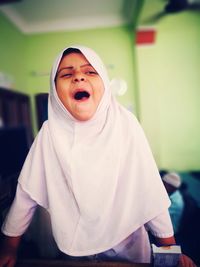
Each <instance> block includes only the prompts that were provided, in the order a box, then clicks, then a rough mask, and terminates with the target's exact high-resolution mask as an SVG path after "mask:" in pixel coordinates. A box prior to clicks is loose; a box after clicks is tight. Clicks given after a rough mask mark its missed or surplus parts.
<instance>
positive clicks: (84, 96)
mask: <svg viewBox="0 0 200 267" xmlns="http://www.w3.org/2000/svg"><path fill="white" fill-rule="evenodd" d="M89 97H90V94H89V93H88V92H87V91H78V92H76V93H75V94H74V99H75V100H79V101H80V100H86V99H88V98H89Z"/></svg>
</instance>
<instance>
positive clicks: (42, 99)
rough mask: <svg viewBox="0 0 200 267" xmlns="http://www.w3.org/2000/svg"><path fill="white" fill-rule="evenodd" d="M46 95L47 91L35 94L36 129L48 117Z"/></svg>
mask: <svg viewBox="0 0 200 267" xmlns="http://www.w3.org/2000/svg"><path fill="white" fill-rule="evenodd" d="M48 95H49V94H48V93H40V94H37V95H35V104H36V114H37V123H38V130H39V129H40V128H41V126H42V124H43V122H44V121H45V120H47V117H48Z"/></svg>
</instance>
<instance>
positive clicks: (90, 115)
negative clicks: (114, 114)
mask: <svg viewBox="0 0 200 267" xmlns="http://www.w3.org/2000/svg"><path fill="white" fill-rule="evenodd" d="M93 115H94V114H84V115H80V116H79V115H75V116H74V118H75V119H77V120H79V121H88V120H90V119H91V118H92V117H93Z"/></svg>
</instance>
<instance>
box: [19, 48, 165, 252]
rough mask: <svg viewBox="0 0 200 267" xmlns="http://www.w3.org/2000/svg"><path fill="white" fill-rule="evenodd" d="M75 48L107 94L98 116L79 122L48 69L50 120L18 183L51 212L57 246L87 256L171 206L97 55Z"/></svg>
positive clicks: (139, 135)
mask: <svg viewBox="0 0 200 267" xmlns="http://www.w3.org/2000/svg"><path fill="white" fill-rule="evenodd" d="M73 47H74V48H78V49H79V50H80V51H81V52H82V53H83V54H84V55H85V57H86V58H87V60H88V61H89V62H90V63H91V65H92V66H93V67H94V68H95V69H96V71H97V72H98V73H99V75H100V76H101V78H102V80H103V82H104V86H105V92H104V95H103V97H102V100H101V102H100V104H99V107H98V109H97V111H96V113H95V115H94V116H93V117H92V119H90V120H89V121H85V122H79V121H77V120H76V119H74V118H73V117H72V116H71V114H70V113H69V112H68V111H67V110H66V109H65V108H64V106H63V105H62V103H61V102H60V100H59V99H58V97H57V94H56V90H55V85H54V78H55V74H56V71H57V67H58V64H59V62H60V59H61V57H62V53H63V52H62V53H61V54H60V55H59V57H58V58H57V60H56V62H55V64H54V66H53V69H52V73H51V91H50V98H49V119H48V121H47V122H45V123H44V124H43V127H42V129H41V130H40V132H39V134H38V136H37V138H36V139H35V141H34V144H33V145H32V147H31V150H30V152H29V155H28V157H27V159H26V162H25V164H24V167H23V169H22V172H21V175H20V177H19V183H20V184H21V186H22V188H23V190H25V191H26V192H27V193H28V194H30V196H31V198H32V199H34V200H35V201H36V202H37V203H38V204H40V205H41V206H43V207H45V208H46V209H47V210H48V211H49V213H50V216H51V223H52V228H53V229H52V230H53V234H54V237H55V240H56V242H57V244H58V247H59V248H60V250H62V251H63V252H65V253H67V254H69V255H74V256H82V255H92V254H96V253H99V252H103V251H105V250H108V249H110V248H112V247H114V246H115V245H117V244H119V243H120V242H121V241H122V240H124V239H125V238H126V237H127V236H129V235H130V234H131V233H133V232H134V231H135V230H136V229H138V228H139V227H141V226H142V225H143V224H145V223H146V222H148V221H150V220H151V219H152V218H154V217H156V216H158V215H159V214H160V213H162V212H164V211H165V210H166V209H167V208H168V207H169V204H170V201H169V198H168V196H167V193H166V191H165V189H164V186H163V183H162V181H161V179H160V176H159V173H158V171H157V167H156V164H155V162H154V160H153V157H152V154H151V151H150V149H149V146H148V143H147V141H146V138H145V136H144V133H143V131H142V129H141V127H140V125H139V123H138V122H137V120H136V118H135V117H134V116H133V115H132V114H131V113H130V112H129V111H127V110H126V109H124V108H123V107H122V106H121V105H119V104H118V103H117V102H116V101H115V100H114V99H113V97H112V96H111V92H110V90H109V80H108V77H107V74H106V71H105V68H104V66H103V64H102V62H101V60H100V59H99V58H98V56H97V55H96V54H95V53H94V52H93V51H91V50H90V49H88V48H85V47H81V46H73Z"/></svg>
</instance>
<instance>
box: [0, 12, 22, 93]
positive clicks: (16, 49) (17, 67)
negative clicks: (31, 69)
mask: <svg viewBox="0 0 200 267" xmlns="http://www.w3.org/2000/svg"><path fill="white" fill-rule="evenodd" d="M25 49H26V37H25V35H23V34H22V33H21V32H20V31H19V30H18V29H17V28H16V27H14V26H13V24H11V23H10V22H9V21H8V20H7V19H6V18H5V17H4V15H3V14H2V13H0V72H3V73H5V74H8V75H11V76H12V77H13V79H14V84H13V87H14V88H16V89H17V90H23V91H25V90H26V82H27V78H26V62H25V58H24V53H25Z"/></svg>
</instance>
